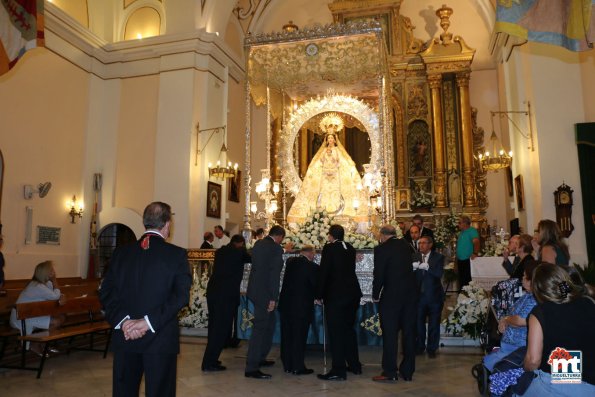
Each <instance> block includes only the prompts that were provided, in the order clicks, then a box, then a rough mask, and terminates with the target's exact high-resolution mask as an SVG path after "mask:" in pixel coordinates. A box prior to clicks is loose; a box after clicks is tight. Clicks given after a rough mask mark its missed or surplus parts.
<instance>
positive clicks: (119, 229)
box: [95, 223, 136, 278]
mask: <svg viewBox="0 0 595 397" xmlns="http://www.w3.org/2000/svg"><path fill="white" fill-rule="evenodd" d="M135 241H136V236H135V234H134V232H133V231H132V229H130V228H129V227H128V226H126V225H123V224H121V223H110V224H109V225H107V226H106V227H104V228H103V229H102V230H101V233H99V238H98V239H97V253H98V259H99V261H98V266H97V267H96V269H95V272H96V276H97V277H98V278H102V277H103V276H105V272H106V271H107V268H108V266H109V263H110V260H111V258H112V255H113V254H114V250H115V249H116V248H118V247H120V246H122V245H127V244H131V243H134V242H135Z"/></svg>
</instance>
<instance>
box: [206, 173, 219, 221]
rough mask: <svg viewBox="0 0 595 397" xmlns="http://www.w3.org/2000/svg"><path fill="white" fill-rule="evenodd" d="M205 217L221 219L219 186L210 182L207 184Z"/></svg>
mask: <svg viewBox="0 0 595 397" xmlns="http://www.w3.org/2000/svg"><path fill="white" fill-rule="evenodd" d="M207 216H208V217H211V218H221V185H219V184H218V183H214V182H211V181H209V182H208V183H207Z"/></svg>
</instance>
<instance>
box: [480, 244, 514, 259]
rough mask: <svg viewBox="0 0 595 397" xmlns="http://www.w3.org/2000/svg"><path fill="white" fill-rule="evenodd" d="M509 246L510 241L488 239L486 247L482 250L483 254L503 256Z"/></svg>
mask: <svg viewBox="0 0 595 397" xmlns="http://www.w3.org/2000/svg"><path fill="white" fill-rule="evenodd" d="M507 247H508V241H506V240H502V241H490V240H488V241H486V245H485V248H484V249H483V251H482V252H481V256H502V255H504V250H506V248H507Z"/></svg>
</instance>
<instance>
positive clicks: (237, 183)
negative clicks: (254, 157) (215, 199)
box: [227, 170, 242, 203]
mask: <svg viewBox="0 0 595 397" xmlns="http://www.w3.org/2000/svg"><path fill="white" fill-rule="evenodd" d="M228 179H229V182H228V185H227V199H228V200H229V201H233V202H234V203H239V202H240V188H241V183H242V171H240V170H237V171H236V176H234V177H233V178H228Z"/></svg>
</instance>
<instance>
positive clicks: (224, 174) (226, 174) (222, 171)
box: [209, 143, 238, 179]
mask: <svg viewBox="0 0 595 397" xmlns="http://www.w3.org/2000/svg"><path fill="white" fill-rule="evenodd" d="M219 157H223V162H224V164H225V158H226V157H227V147H226V146H225V143H224V144H223V145H222V146H221V150H220V151H219ZM237 174H238V163H235V164H234V165H233V166H232V164H231V161H229V162H227V165H221V161H220V160H217V164H216V165H215V166H214V167H213V165H212V164H211V163H209V177H212V178H218V179H225V178H235V177H236V175H237Z"/></svg>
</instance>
